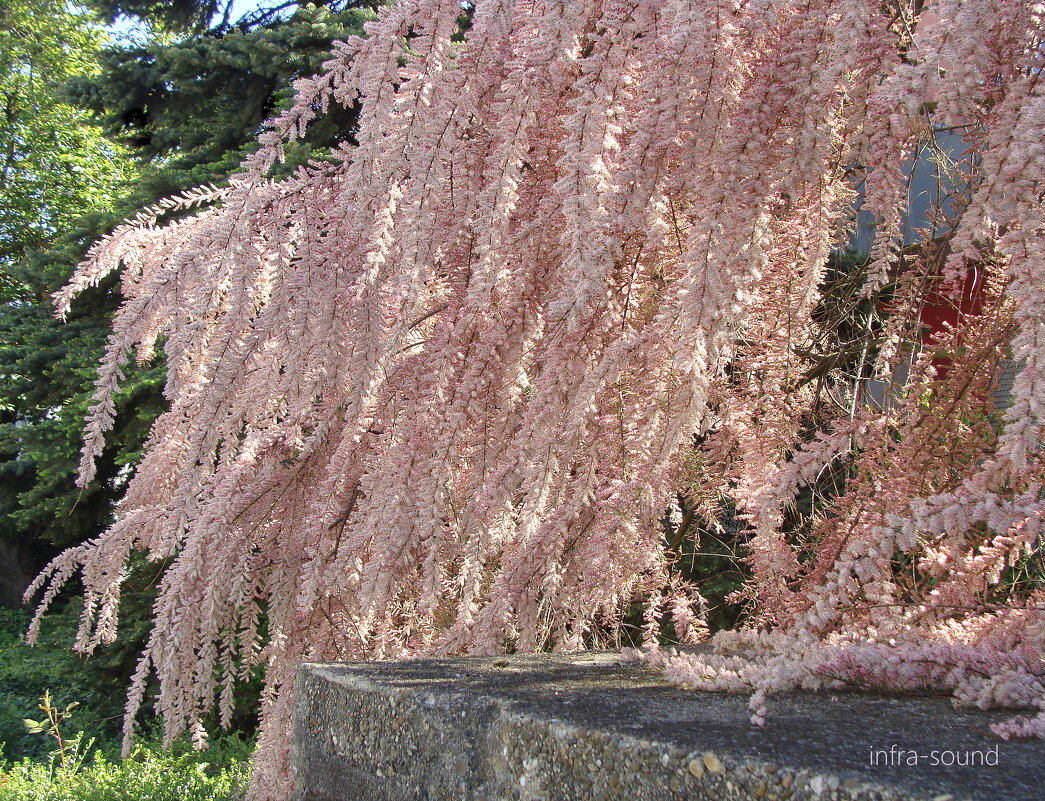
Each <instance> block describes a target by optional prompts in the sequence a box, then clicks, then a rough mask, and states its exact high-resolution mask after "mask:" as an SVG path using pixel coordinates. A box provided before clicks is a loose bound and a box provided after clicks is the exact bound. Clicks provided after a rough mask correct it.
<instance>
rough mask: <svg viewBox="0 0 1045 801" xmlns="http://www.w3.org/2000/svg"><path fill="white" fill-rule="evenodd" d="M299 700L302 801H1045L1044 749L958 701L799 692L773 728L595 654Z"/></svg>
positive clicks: (414, 677) (434, 667) (383, 665)
mask: <svg viewBox="0 0 1045 801" xmlns="http://www.w3.org/2000/svg"><path fill="white" fill-rule="evenodd" d="M297 693H298V695H297V698H298V701H297V709H296V716H295V731H294V739H293V753H292V761H293V765H294V772H295V778H296V782H297V791H296V793H297V794H296V799H297V800H298V801H357V799H358V800H359V801H413V800H414V799H417V800H418V801H502V800H503V801H507V800H508V799H518V800H519V801H574V800H575V801H602V800H603V799H621V800H622V801H661V799H664V800H665V801H667V799H702V800H703V801H749V800H750V799H768V801H789V800H790V799H794V801H804V800H806V799H808V800H809V801H826V800H827V799H833V800H835V801H843V800H850V799H851V800H854V801H857V800H859V801H900V800H901V799H902V800H903V801H963V800H965V799H967V800H968V801H1042V800H1043V799H1045V742H1042V741H1040V740H1039V741H1020V742H1009V743H1006V742H1004V741H1001V740H999V739H998V738H997V737H995V736H994V735H992V734H991V733H990V731H989V730H988V728H987V727H988V725H989V724H990V723H991V722H994V721H995V720H999V719H1002V718H1004V717H1005V716H1006V715H1005V713H1003V712H994V713H988V712H981V711H966V710H955V709H954V708H953V707H952V706H951V704H950V701H949V700H947V699H944V698H935V697H924V696H923V697H919V696H887V695H878V694H866V693H856V692H852V693H835V694H833V695H832V694H816V693H789V694H787V695H781V696H774V697H772V698H771V699H770V706H769V712H770V714H769V719H768V723H769V725H768V727H767V728H765V729H758V728H756V727H754V726H752V725H751V724H750V723H749V720H748V717H749V713H748V709H747V696H745V695H729V694H720V693H695V692H690V691H686V690H680V689H679V688H677V687H674V686H672V685H669V684H668V683H667V682H665V681H664V679H663V678H662V677H661V676H660V675H659V674H658V673H656V672H655V671H652V670H648V669H645V668H642V667H638V666H635V665H621V664H619V663H618V659H617V656H616V655H614V654H593V653H590V654H579V655H568V656H567V655H556V656H512V657H505V658H500V659H494V658H489V659H475V658H471V659H423V660H414V661H407V662H371V663H358V664H304V665H302V666H301V667H300V669H299V672H298V686H297ZM901 751H902V752H903V753H902V754H901V753H900V752H901ZM912 760H914V761H917V764H912ZM949 760H953V761H956V762H962V761H972V762H974V763H975V764H972V765H957V764H955V765H945V764H933V762H934V761H935V762H937V763H942V762H947V761H949ZM995 761H996V762H997V764H996V765H995V764H990V763H992V762H995Z"/></svg>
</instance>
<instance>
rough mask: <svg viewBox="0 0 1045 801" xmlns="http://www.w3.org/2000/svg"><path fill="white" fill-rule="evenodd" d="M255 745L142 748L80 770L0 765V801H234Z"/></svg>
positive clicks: (231, 740) (224, 741) (229, 741)
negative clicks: (200, 747)
mask: <svg viewBox="0 0 1045 801" xmlns="http://www.w3.org/2000/svg"><path fill="white" fill-rule="evenodd" d="M251 748H252V746H251V744H250V743H249V742H247V741H245V740H242V739H240V738H239V737H238V736H236V735H231V736H226V737H222V738H220V739H218V740H217V741H216V742H215V743H214V744H213V745H212V746H211V748H209V749H208V750H206V751H203V752H197V751H194V750H192V749H191V748H190V747H189V746H188V744H186V743H184V742H179V743H178V744H176V745H175V746H174V747H173V748H172V749H170V750H168V751H165V750H163V749H161V748H159V747H158V746H157V744H156V743H155V741H153V742H150V743H141V744H139V745H138V746H136V747H135V749H134V752H133V753H132V754H131V756H130V757H128V758H127V759H125V760H122V761H121V760H115V759H112V758H110V757H108V756H106V755H105V754H104V753H102V752H100V751H96V752H95V753H94V755H93V756H92V757H91V758H89V759H88V760H87V761H86V762H85V763H84V764H83V765H81V766H80V767H79V769H77V770H62V769H61V768H60V767H58V766H57V765H56V764H55V763H54V762H49V763H42V762H39V761H33V760H30V759H22V760H20V761H19V762H16V763H6V762H3V761H2V760H0V801H224V800H225V799H228V800H229V801H234V800H235V799H238V798H240V797H241V796H242V791H243V789H244V788H245V787H246V781H247V777H248V773H249V770H248V764H247V760H248V758H249V756H250V751H251Z"/></svg>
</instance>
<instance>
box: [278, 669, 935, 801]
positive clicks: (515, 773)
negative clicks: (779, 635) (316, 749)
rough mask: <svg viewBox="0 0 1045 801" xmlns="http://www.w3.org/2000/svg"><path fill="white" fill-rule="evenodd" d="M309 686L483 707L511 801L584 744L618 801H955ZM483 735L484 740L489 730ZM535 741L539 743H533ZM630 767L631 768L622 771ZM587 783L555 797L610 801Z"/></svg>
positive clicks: (394, 692) (502, 714) (355, 686)
mask: <svg viewBox="0 0 1045 801" xmlns="http://www.w3.org/2000/svg"><path fill="white" fill-rule="evenodd" d="M308 680H312V681H323V682H330V683H333V684H336V685H338V686H341V687H343V688H344V689H345V691H346V692H349V693H357V694H366V695H369V696H370V697H374V696H375V695H376V696H380V697H384V698H387V699H388V701H389V703H390V704H391V705H392V706H396V707H399V706H401V705H403V704H406V705H408V706H415V707H417V708H421V707H427V708H429V709H431V708H434V707H441V708H444V709H453V710H455V711H456V710H459V709H469V710H473V711H478V710H479V709H480V708H481V709H482V710H484V711H487V712H490V713H492V714H493V717H494V718H495V721H496V722H497V723H499V724H500V725H501V727H502V728H503V732H502V735H501V737H500V738H499V739H501V740H506V741H509V742H502V746H503V748H502V750H503V753H502V754H501V755H500V756H501V757H502V758H501V759H497V762H499V763H500V764H499V765H498V766H497V771H496V772H497V773H499V774H500V775H501V776H503V777H504V778H505V779H506V780H508V781H507V782H506V783H507V784H509V785H514V787H509V786H505V787H503V788H502V790H501V792H502V793H503V797H505V798H510V797H513V795H514V796H515V797H521V798H542V797H544V795H543V792H545V791H544V788H543V787H542V785H543V784H547V783H548V776H552V777H553V778H554V775H557V774H563V773H566V772H570V768H569V766H568V765H566V764H555V763H556V759H555V757H554V756H553V757H552V758H551V759H548V753H547V752H548V751H549V750H551V751H561V752H565V751H571V752H576V750H577V749H578V747H579V746H578V744H579V743H585V744H587V745H586V746H585V748H586V749H587V750H588V751H591V752H593V753H595V754H603V755H604V756H607V757H612V762H619V764H620V765H621V766H622V767H621V768H618V769H617V770H620V771H621V772H622V774H623V776H622V777H618V778H624V779H625V780H627V781H628V782H629V785H630V786H628V788H627V790H626V794H625V795H624V796H622V797H629V798H633V797H638V795H637V792H638V789H639V788H638V787H636V786H633V785H631V784H630V783H632V782H634V781H635V780H640V781H641V780H645V779H650V780H653V781H654V782H655V783H656V784H657V785H658V786H659V787H660V788H661V789H662V790H663V797H664V798H678V797H681V798H694V799H698V798H699V799H707V801H733V799H763V798H765V799H768V801H806V800H808V801H817V800H818V799H826V798H831V799H836V801H950V800H951V799H954V798H955V797H954V796H953V795H950V794H944V795H937V794H932V793H928V794H925V793H916V792H912V791H911V790H910V789H909V788H901V787H897V786H894V785H892V784H891V783H889V782H887V781H882V782H867V781H860V780H856V779H852V778H850V779H842V778H840V777H839V776H838V775H837V774H835V773H833V772H830V771H824V772H817V771H812V770H810V769H808V768H801V769H794V768H789V767H788V766H786V765H777V764H774V763H772V762H768V761H765V760H760V759H758V758H755V757H750V756H748V757H744V758H742V759H738V758H735V757H734V756H733V755H731V754H729V753H724V752H712V751H700V750H697V751H686V750H684V749H681V748H679V747H678V746H677V745H675V744H673V743H668V742H663V741H658V740H647V739H640V738H635V737H632V736H630V735H629V734H627V733H625V732H619V731H603V730H600V729H585V728H583V727H580V726H577V725H574V724H572V723H568V722H566V721H562V720H559V719H556V718H552V719H548V718H543V717H540V716H535V715H531V714H527V713H524V712H519V711H517V710H512V709H508V708H506V706H505V704H504V702H503V701H502V700H501V699H499V698H497V697H494V696H489V695H477V694H476V693H474V692H456V691H453V690H447V689H445V688H440V687H435V688H425V689H411V688H403V687H395V686H389V685H388V684H384V683H382V682H381V681H375V680H373V679H372V678H370V677H369V676H365V675H361V674H357V673H351V672H349V671H346V670H345V669H344V666H336V665H328V664H323V663H304V664H302V665H301V666H300V667H299V671H298V679H297V681H298V688H299V692H301V691H302V690H303V689H304V688H303V683H304V682H305V681H308ZM299 710H300V705H299ZM297 714H298V713H297V712H296V715H297ZM302 724H303V721H296V728H297V729H298V730H301V727H302ZM488 728H490V729H493V728H495V727H494V726H490V727H488ZM483 736H484V737H487V738H488V736H489V732H486V733H484V734H483ZM298 740H299V738H298V737H295V739H294V752H293V759H294V762H295V764H300V761H301V760H300V756H301V754H300V749H301V747H302V746H301V745H300V743H299V742H298ZM511 741H514V742H511ZM541 741H543V745H536V743H538V742H541ZM511 745H515V746H517V748H516V753H515V755H514V757H513V756H512V752H511V751H510V748H509V746H511ZM542 757H543V759H542ZM604 762H605V760H604V759H599V758H598V757H595V759H594V760H593V762H592V764H591V765H590V767H593V768H596V769H601V768H603V766H604ZM628 765H632V767H630V768H627V773H624V770H625V768H626V767H627V766H628ZM607 769H610V768H608V767H607ZM542 772H543V774H544V781H542ZM573 777H574V778H575V779H578V781H580V783H581V785H583V786H586V787H587V784H585V780H591V779H592V777H591V776H583V775H581V776H578V774H577V773H576V772H573ZM487 783H488V782H487ZM588 784H591V785H592V786H591V787H590V788H588V789H587V790H586V791H585V793H584V794H583V795H579V796H575V795H571V794H569V791H568V788H567V787H565V786H563V785H561V784H559V785H558V787H559V790H560V791H561V793H564V794H560V795H559V796H558V797H560V798H574V797H581V798H589V797H590V798H597V797H599V798H612V797H614V796H613V795H612V794H610V795H607V794H606V793H605V791H606V790H607V789H610V790H612V789H613V783H612V782H611V781H607V782H601V783H600V782H592V781H588ZM600 784H601V786H597V785H600ZM300 785H301V786H300V791H299V795H298V797H299V798H301V799H304V800H305V801H310V800H311V798H312V797H313V796H311V795H309V792H308V782H307V780H304V779H302V780H301V781H300ZM493 789H494V788H493V787H489V788H488V790H493ZM621 789H622V792H624V790H623V788H621ZM651 789H652V788H651ZM520 790H521V791H522V792H521V793H520ZM596 791H598V792H596ZM316 797H317V798H318V797H319V796H316ZM324 797H325V796H324ZM658 797H659V796H658Z"/></svg>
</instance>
